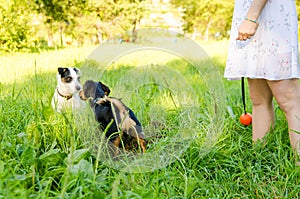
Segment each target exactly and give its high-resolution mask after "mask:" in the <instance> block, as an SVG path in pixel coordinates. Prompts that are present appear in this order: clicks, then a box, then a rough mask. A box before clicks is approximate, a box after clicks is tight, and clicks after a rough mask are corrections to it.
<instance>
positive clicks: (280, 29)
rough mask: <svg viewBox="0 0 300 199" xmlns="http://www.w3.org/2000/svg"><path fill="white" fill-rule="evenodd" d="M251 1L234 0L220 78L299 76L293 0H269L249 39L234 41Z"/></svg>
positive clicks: (296, 24) (289, 77) (271, 78)
mask: <svg viewBox="0 0 300 199" xmlns="http://www.w3.org/2000/svg"><path fill="white" fill-rule="evenodd" d="M251 3H252V0H235V9H234V13H233V19H232V28H231V35H230V44H229V51H228V57H227V61H226V68H225V72H224V77H226V78H228V79H239V78H240V77H248V78H263V79H268V80H281V79H291V78H299V77H300V65H299V60H298V21H297V13H296V6H295V2H294V0H269V1H268V2H267V4H266V5H265V7H264V9H263V11H262V13H261V15H260V16H259V19H258V23H259V26H258V29H257V32H256V33H255V35H254V36H252V37H251V39H248V40H246V41H236V38H237V36H238V28H239V26H240V24H241V22H242V21H243V20H244V18H245V17H246V14H247V12H248V9H249V7H250V5H251Z"/></svg>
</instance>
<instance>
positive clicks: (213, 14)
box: [172, 0, 234, 38]
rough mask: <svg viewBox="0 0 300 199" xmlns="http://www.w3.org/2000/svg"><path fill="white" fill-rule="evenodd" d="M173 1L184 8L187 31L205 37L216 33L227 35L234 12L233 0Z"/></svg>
mask: <svg viewBox="0 0 300 199" xmlns="http://www.w3.org/2000/svg"><path fill="white" fill-rule="evenodd" d="M172 3H173V4H174V5H175V6H176V7H179V8H182V9H183V14H184V15H183V20H184V30H185V32H189V33H193V32H199V33H200V34H201V36H202V37H205V38H208V37H209V36H210V35H211V34H215V33H220V34H221V36H225V37H226V36H227V32H228V30H229V29H230V25H231V18H232V14H233V6H234V3H233V2H232V1H230V0H224V1H217V0H203V1H197V0H188V1H180V0H174V1H172Z"/></svg>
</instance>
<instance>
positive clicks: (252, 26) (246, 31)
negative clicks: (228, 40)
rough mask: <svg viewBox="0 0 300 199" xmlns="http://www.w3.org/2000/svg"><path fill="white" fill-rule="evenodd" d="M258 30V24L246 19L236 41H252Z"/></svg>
mask: <svg viewBox="0 0 300 199" xmlns="http://www.w3.org/2000/svg"><path fill="white" fill-rule="evenodd" d="M257 28H258V24H257V23H256V22H253V21H250V20H246V19H245V20H244V21H243V22H242V24H241V25H240V28H239V30H238V37H237V38H236V40H240V41H245V40H247V39H250V38H251V37H252V36H253V35H254V34H255V33H256V30H257Z"/></svg>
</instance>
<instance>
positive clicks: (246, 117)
mask: <svg viewBox="0 0 300 199" xmlns="http://www.w3.org/2000/svg"><path fill="white" fill-rule="evenodd" d="M240 123H241V124H242V125H244V126H249V125H250V124H251V123H252V115H251V114H250V113H246V114H245V113H243V114H242V115H241V117H240Z"/></svg>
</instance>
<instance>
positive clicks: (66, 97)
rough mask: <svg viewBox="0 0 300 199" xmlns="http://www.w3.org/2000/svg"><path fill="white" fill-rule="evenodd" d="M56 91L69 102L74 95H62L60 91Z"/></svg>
mask: <svg viewBox="0 0 300 199" xmlns="http://www.w3.org/2000/svg"><path fill="white" fill-rule="evenodd" d="M56 91H57V93H58V94H59V96H61V97H63V98H65V99H66V100H69V99H71V98H72V97H73V95H63V94H61V93H60V92H59V91H58V89H56Z"/></svg>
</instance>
